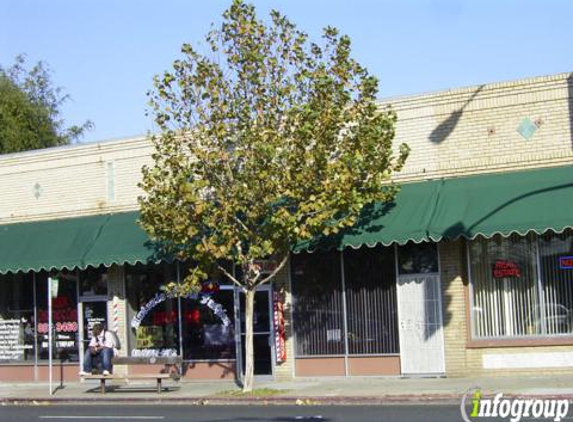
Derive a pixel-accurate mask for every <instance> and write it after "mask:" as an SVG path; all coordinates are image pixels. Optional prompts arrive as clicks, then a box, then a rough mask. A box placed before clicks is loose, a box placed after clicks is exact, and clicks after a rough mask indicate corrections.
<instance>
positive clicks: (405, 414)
mask: <svg viewBox="0 0 573 422" xmlns="http://www.w3.org/2000/svg"><path fill="white" fill-rule="evenodd" d="M81 420H87V421H110V420H111V421H116V420H117V421H160V422H182V421H194V422H208V421H209V422H210V421H213V422H215V421H221V422H223V421H229V422H231V421H275V422H282V421H285V422H287V421H329V422H334V421H348V422H366V421H384V422H394V421H396V422H398V421H399V422H418V421H419V422H422V421H424V422H426V421H429V422H459V421H461V420H462V418H461V416H460V408H459V406H455V405H388V406H243V405H235V406H210V405H207V406H188V405H178V404H149V405H124V404H122V405H115V404H114V405H106V404H99V405H91V404H90V405H46V406H42V405H40V406H5V407H2V408H0V421H2V422H16V421H17V422H39V421H52V422H65V421H81ZM484 420H485V419H484Z"/></svg>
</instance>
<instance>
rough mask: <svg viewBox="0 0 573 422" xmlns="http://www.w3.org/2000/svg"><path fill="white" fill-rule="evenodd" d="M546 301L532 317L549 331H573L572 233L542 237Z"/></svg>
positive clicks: (542, 273) (542, 262) (539, 325)
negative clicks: (535, 315) (536, 316)
mask: <svg viewBox="0 0 573 422" xmlns="http://www.w3.org/2000/svg"><path fill="white" fill-rule="evenodd" d="M539 257H540V261H541V262H540V265H541V280H542V286H543V290H542V297H543V303H542V305H541V306H540V309H539V310H538V311H537V312H536V314H537V315H540V318H538V319H536V320H534V321H533V326H534V328H535V331H537V332H539V331H541V332H542V333H543V334H546V335H557V334H571V333H573V233H572V232H571V231H567V232H565V233H561V234H553V233H546V234H544V235H543V236H541V237H540V238H539Z"/></svg>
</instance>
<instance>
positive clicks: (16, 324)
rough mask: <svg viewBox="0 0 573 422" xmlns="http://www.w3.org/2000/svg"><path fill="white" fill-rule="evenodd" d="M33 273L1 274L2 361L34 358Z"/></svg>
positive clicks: (0, 356) (0, 333)
mask: <svg viewBox="0 0 573 422" xmlns="http://www.w3.org/2000/svg"><path fill="white" fill-rule="evenodd" d="M33 288H34V286H33V284H32V275H31V274H8V275H3V276H0V291H1V292H2V294H1V295H0V362H2V363H8V362H24V361H34V355H35V344H34V343H35V333H34V330H35V328H36V327H35V322H34V291H33Z"/></svg>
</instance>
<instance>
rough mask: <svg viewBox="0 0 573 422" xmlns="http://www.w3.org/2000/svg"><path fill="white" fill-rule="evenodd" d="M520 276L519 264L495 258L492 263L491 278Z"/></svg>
mask: <svg viewBox="0 0 573 422" xmlns="http://www.w3.org/2000/svg"><path fill="white" fill-rule="evenodd" d="M518 277H521V269H520V268H519V265H517V263H515V262H513V261H509V260H507V259H497V260H496V261H495V262H494V264H493V278H518Z"/></svg>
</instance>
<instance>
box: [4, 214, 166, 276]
mask: <svg viewBox="0 0 573 422" xmlns="http://www.w3.org/2000/svg"><path fill="white" fill-rule="evenodd" d="M138 218H139V213H138V212H125V213H117V214H107V215H96V216H89V217H78V218H69V219H61V220H49V221H36V222H29V223H16V224H6V225H0V274H5V273H7V272H18V271H23V272H28V271H40V270H51V269H58V270H60V269H69V270H70V269H74V268H79V269H84V268H86V267H88V266H95V267H97V266H99V265H102V264H103V265H105V266H110V265H111V264H125V263H128V264H135V263H138V262H148V261H153V260H155V249H154V247H153V246H152V244H151V242H150V240H149V238H148V237H147V235H146V233H145V232H144V231H143V229H141V227H140V226H139V224H138V223H137V219H138Z"/></svg>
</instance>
